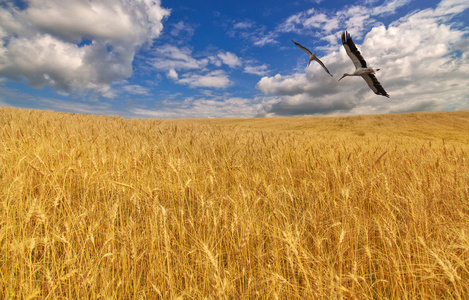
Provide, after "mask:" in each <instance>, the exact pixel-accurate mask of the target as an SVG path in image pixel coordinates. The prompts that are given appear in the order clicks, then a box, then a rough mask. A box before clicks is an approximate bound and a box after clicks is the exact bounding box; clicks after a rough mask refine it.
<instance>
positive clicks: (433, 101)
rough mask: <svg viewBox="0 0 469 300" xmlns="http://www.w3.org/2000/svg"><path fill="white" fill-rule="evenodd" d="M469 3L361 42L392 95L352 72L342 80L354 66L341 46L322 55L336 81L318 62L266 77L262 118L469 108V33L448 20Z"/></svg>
mask: <svg viewBox="0 0 469 300" xmlns="http://www.w3.org/2000/svg"><path fill="white" fill-rule="evenodd" d="M464 3H465V2H464ZM443 7H444V9H443ZM468 7H469V4H463V2H462V1H442V2H441V3H440V4H439V5H438V7H437V8H436V9H426V10H422V11H418V12H414V13H411V14H409V15H407V16H404V17H402V18H400V19H399V20H397V21H395V22H393V23H391V24H390V25H389V27H388V28H386V27H385V26H383V25H380V26H375V27H374V28H372V29H371V31H369V32H368V33H367V34H366V36H365V38H364V40H363V44H361V45H360V44H358V43H357V47H358V48H359V50H360V52H361V53H362V55H363V56H364V58H365V59H366V60H367V62H368V65H370V66H372V67H377V68H380V69H381V71H379V72H378V74H377V78H378V80H379V81H380V82H381V84H382V85H383V87H384V88H385V89H386V91H387V92H388V93H389V94H390V95H391V98H390V99H387V98H384V97H382V96H377V95H375V94H374V93H373V92H372V91H371V90H370V89H369V87H368V86H367V84H366V82H365V81H364V80H363V79H361V78H354V77H347V78H345V79H344V80H341V81H340V82H337V78H338V76H340V75H341V74H343V73H344V72H349V73H351V71H353V70H354V67H353V64H352V62H351V60H350V59H349V57H348V56H347V55H346V53H345V50H344V49H343V47H342V46H340V48H338V49H339V51H337V50H335V51H333V52H330V53H329V54H327V55H325V56H324V57H322V58H321V59H322V61H323V62H324V63H325V64H326V65H327V66H328V68H329V70H331V72H332V74H333V75H335V76H336V77H334V78H330V77H329V78H328V77H326V76H323V75H324V74H322V73H321V70H320V66H319V65H317V64H314V65H311V66H310V67H308V68H307V69H306V73H296V74H292V75H288V76H284V75H280V74H277V75H275V76H273V77H263V78H262V79H261V80H260V81H259V82H258V83H257V86H256V87H257V88H258V89H259V90H260V91H262V92H263V93H264V94H265V95H266V96H267V97H266V98H265V99H266V100H265V102H264V111H263V113H262V115H265V116H269V115H293V114H312V115H314V114H336V115H340V114H366V113H368V114H370V113H387V112H406V111H415V110H445V109H464V108H467V107H468V101H467V96H468V89H467V86H469V78H468V77H467V74H469V50H468V47H467V45H468V44H469V42H467V39H465V36H467V34H468V32H467V31H462V30H459V29H457V28H452V27H451V26H449V25H448V24H445V23H443V22H445V21H448V20H450V17H451V16H454V15H456V14H457V13H461V12H462V11H464V10H466V9H467V8H468ZM445 12H447V13H446V14H445ZM352 38H354V36H353V35H352ZM463 41H466V43H464V42H463ZM462 44H464V45H465V46H462ZM336 49H337V48H336Z"/></svg>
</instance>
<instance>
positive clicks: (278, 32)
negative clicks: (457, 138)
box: [0, 0, 469, 118]
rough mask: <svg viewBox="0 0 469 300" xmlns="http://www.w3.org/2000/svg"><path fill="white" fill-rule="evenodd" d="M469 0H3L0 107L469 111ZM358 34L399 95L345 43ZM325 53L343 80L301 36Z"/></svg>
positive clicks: (234, 114) (126, 112) (172, 114)
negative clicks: (375, 88)
mask: <svg viewBox="0 0 469 300" xmlns="http://www.w3.org/2000/svg"><path fill="white" fill-rule="evenodd" d="M468 8H469V2H468V1H467V0H442V1H433V0H430V1H428V0H418V1H412V0H390V1H386V0H385V1H383V0H364V1H346V0H341V1H326V0H297V1H279V0H269V1H264V0H261V1H247V0H238V1H215V0H200V1H193V0H179V1H162V2H160V1H154V0H130V1H129V0H100V1H92V0H29V1H5V0H0V39H1V43H0V106H9V107H20V108H34V109H47V110H55V111H64V112H76V113H93V114H99V115H101V114H103V115H120V116H124V117H131V118H209V117H215V118H246V117H272V116H294V115H300V116H301V115H313V116H315V115H357V114H377V113H395V112H413V111H435V110H463V109H465V110H467V109H469V27H468V24H469V22H468V20H469V9H468ZM344 30H347V31H349V32H350V34H351V36H352V38H353V40H354V41H355V43H356V45H357V47H358V49H359V50H360V51H361V53H362V55H363V56H364V58H365V59H366V60H367V62H368V65H370V66H372V67H376V68H379V69H380V71H379V72H378V73H377V78H378V80H379V81H380V82H381V84H382V85H383V87H384V88H385V89H386V91H387V92H388V93H389V95H390V96H391V97H390V98H389V99H388V98H385V97H382V96H378V95H375V94H374V93H373V92H372V91H371V90H370V89H369V88H368V86H367V85H366V82H365V81H364V80H363V79H361V78H356V77H347V78H345V79H343V80H341V81H340V82H338V81H337V80H338V79H339V78H340V76H341V75H342V74H343V73H345V72H348V73H351V72H353V71H354V70H355V68H354V66H353V64H352V61H351V60H350V59H349V57H348V56H347V55H346V53H345V51H344V48H343V46H342V45H341V40H340V35H341V33H342V31H344ZM292 39H293V40H295V41H296V42H298V43H300V44H302V45H303V46H305V47H307V48H309V49H310V50H311V51H312V52H315V53H316V54H317V56H318V57H319V58H320V59H321V60H322V61H323V62H324V64H325V65H326V66H327V68H328V69H329V70H330V71H331V73H332V74H333V75H334V77H330V76H329V75H328V74H327V73H325V72H324V71H323V70H322V69H321V67H320V66H319V65H318V64H317V63H315V62H313V63H312V64H311V65H310V66H309V67H306V65H307V62H308V56H307V55H306V53H305V52H303V51H302V50H301V49H299V48H297V47H296V46H295V45H294V44H293V43H292V42H291V40H292Z"/></svg>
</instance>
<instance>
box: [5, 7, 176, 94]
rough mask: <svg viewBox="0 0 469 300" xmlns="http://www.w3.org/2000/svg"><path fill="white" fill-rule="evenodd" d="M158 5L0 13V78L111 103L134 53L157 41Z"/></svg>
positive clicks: (162, 15)
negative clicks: (115, 85)
mask: <svg viewBox="0 0 469 300" xmlns="http://www.w3.org/2000/svg"><path fill="white" fill-rule="evenodd" d="M168 15H169V10H167V9H164V8H162V7H161V6H160V1H150V0H138V1H131V2H129V1H124V0H103V1H81V0H67V1H63V0H34V1H29V2H28V5H27V6H26V8H24V9H22V8H19V7H15V6H14V5H12V4H8V5H3V6H1V7H0V16H1V18H0V38H1V44H0V75H1V76H5V77H7V78H10V79H14V80H22V79H25V80H26V81H27V82H28V84H30V85H31V86H33V87H42V86H44V85H49V86H51V87H52V88H54V89H56V90H58V91H61V92H72V93H74V92H83V91H89V92H97V93H99V94H101V95H102V96H105V97H113V96H114V95H115V94H114V93H113V92H112V91H111V90H110V89H111V84H112V82H113V81H115V80H119V79H125V78H127V77H129V76H131V74H132V61H133V59H134V55H135V53H136V51H138V50H139V48H140V47H142V46H143V45H145V44H147V43H150V42H151V41H152V40H153V39H154V38H156V37H158V36H159V34H160V32H161V30H162V28H163V24H162V21H163V19H164V18H165V17H166V16H168Z"/></svg>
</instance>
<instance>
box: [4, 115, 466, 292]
mask: <svg viewBox="0 0 469 300" xmlns="http://www.w3.org/2000/svg"><path fill="white" fill-rule="evenodd" d="M468 297H469V112H464V111H461V112H436V113H411V114H390V115H375V116H351V117H317V118H308V117H301V118H297V117H295V118H271V119H242V120H235V119H223V120H214V119H204V120H136V119H124V118H120V117H104V116H91V115H80V114H65V113H54V112H47V111H33V110H20V109H11V108H0V298H2V299H33V298H42V299H57V298H60V299H65V298H67V299H97V298H104V299H111V298H112V299H443V298H447V299H467V298H468Z"/></svg>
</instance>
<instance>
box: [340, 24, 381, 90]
mask: <svg viewBox="0 0 469 300" xmlns="http://www.w3.org/2000/svg"><path fill="white" fill-rule="evenodd" d="M342 44H343V45H344V48H345V51H346V52H347V54H348V56H349V57H350V59H351V60H352V62H353V64H354V65H355V72H353V73H352V74H349V73H345V74H344V75H343V76H342V77H340V78H339V81H340V80H341V79H342V78H344V77H346V76H361V77H362V78H363V79H365V81H366V83H367V84H368V86H369V87H370V88H371V89H372V90H373V92H375V94H376V95H381V96H385V97H388V98H389V95H388V93H386V91H385V90H384V88H383V86H382V85H381V83H379V81H378V79H376V76H375V75H374V74H375V73H376V72H377V71H379V69H372V68H368V67H367V65H366V61H365V60H364V59H363V56H362V55H361V53H360V51H358V49H357V46H355V43H354V42H353V41H352V38H351V37H350V34H349V33H348V32H347V31H344V32H343V33H342Z"/></svg>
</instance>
